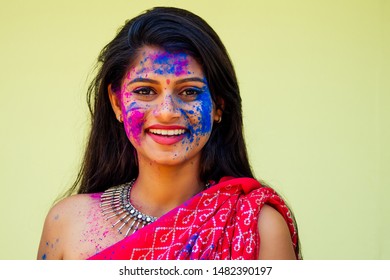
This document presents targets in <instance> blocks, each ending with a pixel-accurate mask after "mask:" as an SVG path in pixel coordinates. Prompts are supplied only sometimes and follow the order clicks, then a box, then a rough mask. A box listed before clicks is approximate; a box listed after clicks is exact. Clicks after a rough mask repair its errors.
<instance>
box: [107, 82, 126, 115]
mask: <svg viewBox="0 0 390 280" xmlns="http://www.w3.org/2000/svg"><path fill="white" fill-rule="evenodd" d="M108 97H109V98H110V102H111V107H112V110H113V111H114V114H115V116H116V118H117V120H118V121H119V122H122V121H123V118H122V109H121V101H120V98H119V96H118V94H117V93H116V92H114V91H113V90H112V87H111V84H109V85H108Z"/></svg>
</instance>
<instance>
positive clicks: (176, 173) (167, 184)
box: [131, 159, 205, 217]
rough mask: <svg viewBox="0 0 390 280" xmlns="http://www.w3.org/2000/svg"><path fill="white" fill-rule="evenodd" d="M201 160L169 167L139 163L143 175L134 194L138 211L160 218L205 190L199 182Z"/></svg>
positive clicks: (134, 189)
mask: <svg viewBox="0 0 390 280" xmlns="http://www.w3.org/2000/svg"><path fill="white" fill-rule="evenodd" d="M198 174H199V160H198V159H195V160H193V161H189V162H186V163H185V164H183V165H179V166H177V165H175V166H165V165H158V164H154V163H151V162H144V161H142V160H140V161H139V175H138V178H137V180H136V182H135V184H134V187H133V189H132V191H131V201H132V203H133V204H134V205H135V206H136V207H137V208H138V210H140V211H142V212H144V213H146V214H148V215H152V216H156V217H159V216H161V215H163V214H165V213H167V212H168V211H170V210H172V209H173V208H175V207H177V206H179V205H181V204H182V203H184V202H185V201H187V200H188V199H189V198H191V197H192V196H194V195H195V194H197V193H199V192H200V191H202V190H203V188H204V184H205V182H201V181H200V179H199V176H198Z"/></svg>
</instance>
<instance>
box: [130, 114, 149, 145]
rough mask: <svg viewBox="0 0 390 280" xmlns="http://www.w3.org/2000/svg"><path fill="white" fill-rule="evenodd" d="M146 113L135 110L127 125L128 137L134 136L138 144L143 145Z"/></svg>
mask: <svg viewBox="0 0 390 280" xmlns="http://www.w3.org/2000/svg"><path fill="white" fill-rule="evenodd" d="M144 119H145V116H144V113H142V112H140V111H138V110H133V111H131V112H130V114H129V118H128V121H127V123H126V131H127V135H128V136H132V137H133V138H134V139H135V141H136V142H137V143H138V144H141V143H140V142H141V134H142V128H143V124H144Z"/></svg>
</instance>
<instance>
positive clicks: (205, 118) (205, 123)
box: [187, 86, 213, 142]
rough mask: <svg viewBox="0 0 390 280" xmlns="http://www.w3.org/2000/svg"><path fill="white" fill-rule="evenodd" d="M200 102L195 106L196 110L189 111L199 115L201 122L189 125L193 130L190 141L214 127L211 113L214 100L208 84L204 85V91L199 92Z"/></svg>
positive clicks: (191, 130)
mask: <svg viewBox="0 0 390 280" xmlns="http://www.w3.org/2000/svg"><path fill="white" fill-rule="evenodd" d="M198 102H199V104H200V105H199V106H197V107H195V108H194V110H195V111H194V110H189V111H187V113H188V114H191V115H193V114H198V115H199V117H198V121H199V122H198V123H197V124H195V125H191V126H189V128H188V129H189V130H190V132H191V137H190V142H193V141H194V140H195V139H194V137H197V136H201V135H205V134H208V133H210V132H211V129H212V120H211V113H212V110H213V102H212V99H211V95H210V92H209V90H208V87H207V86H205V87H203V89H202V93H201V94H199V97H198Z"/></svg>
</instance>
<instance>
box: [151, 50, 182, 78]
mask: <svg viewBox="0 0 390 280" xmlns="http://www.w3.org/2000/svg"><path fill="white" fill-rule="evenodd" d="M187 57H188V55H187V54H186V53H169V52H163V53H157V54H153V55H150V59H151V60H152V62H153V64H154V66H153V68H156V69H154V73H156V74H159V75H164V74H174V75H175V76H180V75H183V74H186V73H187V74H188V73H189V71H188V70H187V67H188V64H189V61H188V58H187Z"/></svg>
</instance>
